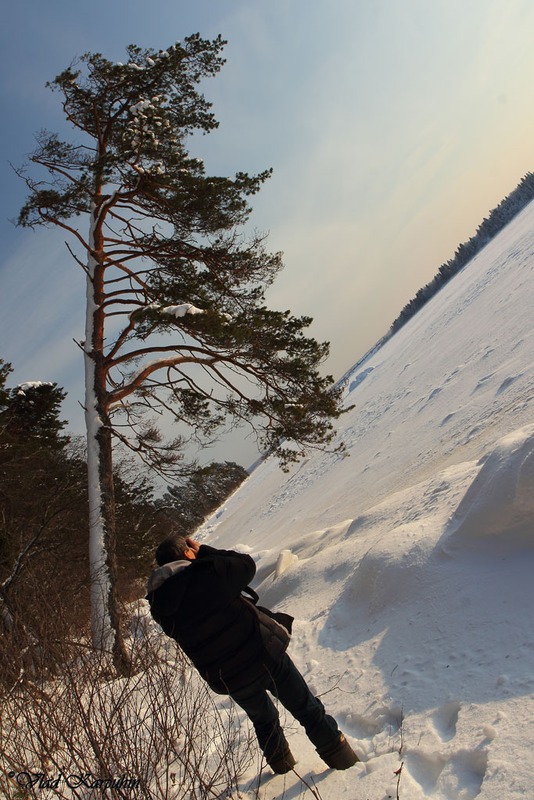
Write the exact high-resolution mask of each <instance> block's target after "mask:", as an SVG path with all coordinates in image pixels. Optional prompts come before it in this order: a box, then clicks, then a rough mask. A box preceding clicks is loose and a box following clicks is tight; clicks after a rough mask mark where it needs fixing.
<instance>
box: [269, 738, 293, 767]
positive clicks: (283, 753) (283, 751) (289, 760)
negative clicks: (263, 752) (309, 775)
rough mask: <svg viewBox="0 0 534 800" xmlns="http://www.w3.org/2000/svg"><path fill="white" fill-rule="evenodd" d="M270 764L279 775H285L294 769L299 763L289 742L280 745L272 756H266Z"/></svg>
mask: <svg viewBox="0 0 534 800" xmlns="http://www.w3.org/2000/svg"><path fill="white" fill-rule="evenodd" d="M265 758H266V760H267V763H268V765H269V766H270V768H271V769H272V771H273V772H276V774H277V775H284V774H285V773H286V772H289V771H290V770H292V769H293V767H294V766H295V764H296V763H297V762H296V760H295V757H294V756H293V753H292V752H291V750H290V749H289V745H288V743H287V742H284V744H283V745H281V746H280V747H278V748H277V749H276V750H275V751H274V753H273V754H272V755H270V756H268V757H267V756H265Z"/></svg>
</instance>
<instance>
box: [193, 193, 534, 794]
mask: <svg viewBox="0 0 534 800" xmlns="http://www.w3.org/2000/svg"><path fill="white" fill-rule="evenodd" d="M533 268H534V204H531V205H530V206H529V207H528V208H527V209H525V210H524V211H523V213H522V214H521V215H520V216H518V217H517V218H516V219H515V220H514V221H513V222H512V223H511V224H510V225H509V226H508V227H507V228H506V229H505V230H504V231H503V232H502V233H501V234H500V235H499V237H498V238H496V239H495V240H494V241H493V242H491V243H490V244H489V245H488V246H487V247H486V248H485V249H484V250H483V251H482V252H481V253H480V254H479V255H478V256H477V257H476V258H475V259H474V260H473V261H472V262H471V263H470V264H469V265H468V266H467V267H466V269H465V270H464V271H463V272H462V273H461V274H460V275H458V276H457V277H456V278H455V279H453V281H452V282H451V283H450V284H448V285H447V286H446V287H445V288H444V289H443V290H442V291H441V292H440V293H439V294H438V295H437V296H436V297H435V298H434V299H433V300H432V301H431V302H429V303H428V304H427V305H426V306H425V307H424V308H423V310H422V311H421V312H420V313H419V314H418V315H417V316H416V317H415V318H414V319H412V320H411V321H410V322H409V323H408V324H407V325H406V326H405V327H404V328H403V329H402V330H401V331H400V332H399V333H398V334H397V335H396V336H395V337H394V338H393V339H391V340H390V341H389V342H387V343H386V344H385V345H384V346H383V347H382V348H381V349H380V350H379V351H378V352H377V353H375V354H374V355H373V356H372V357H371V358H370V359H368V360H367V361H366V362H365V363H364V364H360V365H359V367H358V368H357V369H356V370H354V371H353V372H352V373H350V374H349V375H348V378H347V383H346V389H345V394H346V403H347V406H351V405H352V406H353V408H352V409H351V410H350V411H348V412H347V413H346V414H345V415H344V416H343V418H342V420H341V423H340V425H339V438H340V440H342V441H343V442H345V445H346V447H347V452H348V454H349V455H348V457H344V458H342V457H339V456H338V455H334V454H328V453H327V454H325V453H312V454H310V455H309V457H308V458H307V459H306V460H305V461H304V462H302V463H301V464H300V465H297V466H295V467H294V468H293V469H292V471H291V472H290V473H289V474H284V473H282V472H281V471H280V470H279V468H278V466H277V464H276V462H274V461H272V460H268V461H266V462H265V463H263V464H262V465H261V466H259V467H258V468H257V469H256V470H255V471H254V473H253V474H252V476H251V477H250V478H249V479H248V481H247V482H246V483H245V484H244V486H243V487H242V488H241V489H240V490H238V491H237V492H236V493H235V494H234V495H233V496H232V498H231V499H230V500H229V501H228V502H227V504H226V505H225V506H224V507H223V508H222V509H219V511H218V512H217V513H216V514H215V515H214V516H213V517H212V518H211V519H210V520H208V522H207V523H206V524H205V526H204V528H203V530H202V531H201V534H200V536H199V538H201V539H202V540H204V541H208V542H209V543H210V544H214V545H215V546H220V547H224V548H237V549H242V550H245V551H247V552H251V553H252V554H253V555H254V557H255V558H256V560H257V566H258V572H257V580H256V583H255V586H256V588H257V589H258V591H259V593H260V597H261V601H262V602H263V603H264V604H265V605H271V606H273V607H278V608H280V609H287V610H288V611H290V612H291V613H292V614H293V615H294V616H295V617H296V618H297V621H296V625H295V633H294V638H293V642H292V644H291V648H290V652H291V653H292V655H293V657H294V660H295V661H296V663H297V664H298V665H299V667H300V668H301V670H302V671H303V673H304V674H305V675H306V677H307V679H308V681H309V682H310V684H311V686H312V687H313V688H314V690H315V691H316V692H317V693H320V694H322V695H323V699H324V702H325V704H326V706H327V707H328V709H329V710H330V711H331V712H332V713H334V714H335V715H336V716H337V719H338V721H339V723H340V725H341V727H342V728H343V729H344V730H345V731H346V733H347V735H348V737H349V739H350V741H351V742H352V744H353V746H354V747H355V749H356V751H357V752H358V753H359V755H360V757H361V759H362V763H361V764H360V765H357V766H356V767H354V768H353V769H351V770H349V771H348V772H345V773H334V772H332V771H329V770H326V769H325V768H324V766H321V762H320V761H319V760H318V758H317V756H316V755H315V754H314V751H313V748H312V747H311V745H310V744H309V743H308V741H307V739H306V737H305V736H304V734H303V733H302V731H301V730H300V729H299V727H298V725H296V724H295V723H294V721H293V720H292V719H287V728H288V732H289V736H290V741H291V746H292V749H293V751H294V753H295V755H296V756H297V758H298V760H299V764H298V765H297V770H298V771H299V772H300V773H301V775H302V776H303V777H304V778H305V780H306V781H307V782H308V783H310V784H311V785H313V783H315V785H316V787H317V791H318V792H319V793H320V796H321V797H322V798H323V800H337V798H342V797H343V798H354V799H355V800H356V798H362V800H385V799H386V798H389V797H393V798H397V797H400V798H402V800H420V798H435V800H471V798H475V797H477V798H478V797H479V798H481V800H513V799H514V798H523V799H524V798H534V778H533V776H532V766H533V765H534V756H533V749H534V719H533V718H534V580H533V575H534V415H533V413H532V403H531V400H532V396H533V391H534V381H533V372H534V370H533V368H534V311H533V309H534V302H533V301H534V296H533V295H534V292H533V287H534V280H533V278H534V275H533ZM347 336H350V320H348V321H347ZM284 551H290V552H284ZM399 769H400V770H401V771H400V773H399V772H398V771H399ZM249 779H250V783H247V780H245V781H244V783H243V796H244V797H252V796H256V795H255V794H254V791H255V789H254V790H253V788H252V787H253V785H254V786H255V785H256V784H255V783H254V776H253V774H252V773H251V775H250V776H249ZM284 791H285V794H284ZM304 791H306V792H309V790H308V789H306V787H305V785H304V784H303V783H302V782H301V781H300V780H299V779H298V778H297V777H296V776H295V775H293V774H290V776H289V777H285V778H282V777H277V778H273V779H269V780H268V781H267V782H266V783H264V784H263V785H262V786H261V788H260V796H261V797H265V798H267V797H268V798H273V797H277V798H281V797H282V795H283V796H284V797H285V798H296V797H299V796H301V795H300V792H304ZM303 796H304V795H303ZM310 796H311V794H310Z"/></svg>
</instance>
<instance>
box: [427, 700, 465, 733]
mask: <svg viewBox="0 0 534 800" xmlns="http://www.w3.org/2000/svg"><path fill="white" fill-rule="evenodd" d="M460 709H461V705H460V703H458V701H457V700H452V701H451V702H450V703H445V705H444V706H441V708H438V709H437V711H435V712H434V728H435V729H436V733H437V734H438V736H439V737H440V739H441V741H442V742H449V741H450V740H451V739H453V738H454V737H455V736H456V725H457V724H458V717H459V715H460Z"/></svg>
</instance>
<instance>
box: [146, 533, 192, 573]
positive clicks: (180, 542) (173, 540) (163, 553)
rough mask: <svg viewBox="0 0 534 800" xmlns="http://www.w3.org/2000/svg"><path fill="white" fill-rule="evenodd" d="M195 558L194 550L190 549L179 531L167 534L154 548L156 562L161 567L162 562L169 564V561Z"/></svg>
mask: <svg viewBox="0 0 534 800" xmlns="http://www.w3.org/2000/svg"><path fill="white" fill-rule="evenodd" d="M194 558H195V551H194V550H192V549H191V547H190V546H189V543H188V542H187V539H186V538H185V536H180V534H179V533H172V534H171V535H170V536H167V538H166V539H164V540H163V541H162V542H160V544H159V545H158V548H157V550H156V562H157V563H158V564H159V566H160V567H162V566H163V565H164V564H169V563H170V562H171V561H183V560H184V559H186V560H187V561H193V559H194Z"/></svg>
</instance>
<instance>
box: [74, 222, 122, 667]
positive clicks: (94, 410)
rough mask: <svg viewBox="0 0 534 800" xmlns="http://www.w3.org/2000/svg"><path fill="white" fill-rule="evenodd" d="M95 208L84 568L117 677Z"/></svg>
mask: <svg viewBox="0 0 534 800" xmlns="http://www.w3.org/2000/svg"><path fill="white" fill-rule="evenodd" d="M99 227H100V226H99V224H98V209H97V208H95V209H94V210H93V214H92V224H91V231H90V247H91V251H90V253H89V258H88V264H87V309H86V331H85V348H84V354H85V421H86V429H87V469H88V499H89V566H90V579H91V635H92V642H93V646H94V647H95V649H97V650H100V651H105V652H111V653H112V654H113V661H114V664H115V666H116V668H117V669H118V670H119V672H120V673H121V674H124V673H125V672H127V671H128V668H129V658H128V655H127V653H126V648H125V646H124V641H123V638H122V633H121V625H120V623H121V615H120V610H119V603H118V598H117V591H116V585H117V566H116V542H115V498H114V487H113V452H112V436H111V428H110V424H109V418H108V412H107V386H106V370H105V363H104V319H105V315H104V310H103V307H102V303H103V299H104V294H103V286H104V279H103V266H102V258H101V257H100V258H99V255H100V256H101V255H102V247H101V233H100V232H99Z"/></svg>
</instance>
